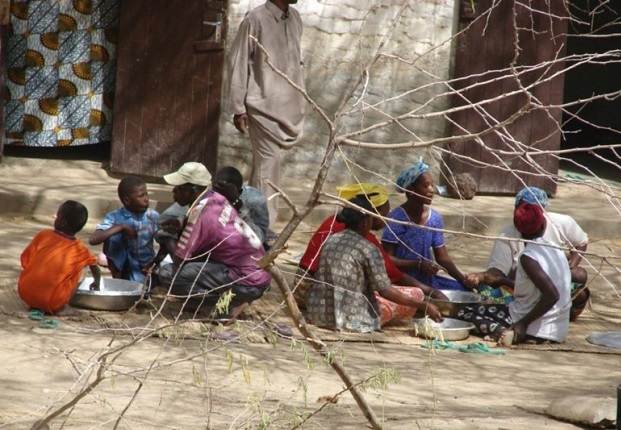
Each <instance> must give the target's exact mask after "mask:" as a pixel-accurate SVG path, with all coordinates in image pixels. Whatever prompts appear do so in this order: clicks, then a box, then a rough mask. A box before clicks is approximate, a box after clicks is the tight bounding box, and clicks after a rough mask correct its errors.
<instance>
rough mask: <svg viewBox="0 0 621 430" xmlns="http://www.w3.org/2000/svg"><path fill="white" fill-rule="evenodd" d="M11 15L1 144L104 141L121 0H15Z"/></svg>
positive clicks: (109, 123)
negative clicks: (2, 140) (3, 140)
mask: <svg viewBox="0 0 621 430" xmlns="http://www.w3.org/2000/svg"><path fill="white" fill-rule="evenodd" d="M10 12H11V13H10V25H9V27H8V28H9V29H10V34H9V37H8V40H7V44H6V46H7V55H6V58H7V63H6V68H7V73H6V77H7V79H6V86H5V88H4V89H5V91H6V93H5V94H6V95H5V100H6V101H5V109H4V112H5V121H4V131H5V143H6V144H7V145H25V146H37V147H40V146H44V147H51V146H68V145H89V144H95V143H100V142H109V141H110V140H111V139H112V108H113V100H114V89H115V79H116V56H117V55H116V52H117V44H118V34H117V33H118V31H117V30H118V29H117V27H118V20H119V16H120V0H98V1H55V0H42V1H24V0H14V1H12V2H11V8H10Z"/></svg>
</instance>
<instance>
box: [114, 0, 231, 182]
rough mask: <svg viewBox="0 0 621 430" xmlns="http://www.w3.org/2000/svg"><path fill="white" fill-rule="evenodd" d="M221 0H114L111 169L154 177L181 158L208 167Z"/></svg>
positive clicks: (212, 154)
mask: <svg viewBox="0 0 621 430" xmlns="http://www.w3.org/2000/svg"><path fill="white" fill-rule="evenodd" d="M225 10H226V2H225V1H216V0H122V2H121V18H120V25H119V52H118V64H117V84H116V92H115V101H114V118H113V140H112V156H111V170H112V171H114V172H121V173H132V174H140V175H145V176H154V177H159V176H162V175H163V174H165V173H168V172H171V171H173V170H175V169H177V168H178V167H179V166H180V165H182V164H183V163H184V162H186V161H199V162H202V163H203V164H205V165H206V166H207V168H208V169H209V170H210V171H211V172H212V173H213V172H215V169H216V156H217V150H218V121H219V117H220V99H221V88H222V73H223V63H224V35H225V34H226V33H225V28H224V27H223V26H224V25H225V23H226V19H225V16H224V13H225Z"/></svg>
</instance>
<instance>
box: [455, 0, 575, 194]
mask: <svg viewBox="0 0 621 430" xmlns="http://www.w3.org/2000/svg"><path fill="white" fill-rule="evenodd" d="M563 3H564V2H562V1H549V0H520V1H516V0H500V1H499V0H475V2H474V4H475V9H474V11H473V10H472V9H471V4H472V3H471V1H470V0H463V1H461V10H460V30H463V33H461V34H460V35H459V36H458V39H457V49H456V55H455V73H454V75H455V84H454V87H455V89H456V90H457V91H458V93H457V94H456V96H455V98H454V102H453V105H454V107H455V108H458V109H460V110H458V111H457V112H455V113H454V114H453V115H452V117H451V119H452V121H453V123H452V126H451V127H452V130H451V132H452V135H453V136H460V135H461V136H463V135H471V134H472V135H477V134H479V133H482V134H480V135H479V136H478V138H473V139H470V140H465V141H456V142H455V143H453V144H451V145H450V147H449V149H450V153H448V154H447V155H446V156H445V169H444V171H443V176H444V178H443V179H444V181H445V182H446V179H447V177H449V176H450V175H451V174H457V173H463V172H468V173H470V174H471V175H472V176H473V177H474V179H475V181H476V182H477V183H478V190H479V192H481V193H498V194H506V193H508V194H513V193H515V192H517V191H519V190H520V189H521V188H523V187H524V185H528V186H536V187H539V188H542V189H544V190H546V191H547V192H548V193H549V194H551V195H553V194H555V193H556V183H555V181H554V180H553V179H552V178H551V177H550V174H552V175H555V174H557V173H558V158H556V157H555V156H554V155H549V154H545V155H534V156H532V155H528V156H527V155H525V153H526V152H530V151H533V150H541V151H548V150H558V149H559V148H560V139H561V130H560V121H561V110H560V108H551V107H550V106H558V105H560V104H561V103H562V101H563V84H564V77H563V74H562V73H559V71H560V70H562V63H553V64H550V63H548V64H546V66H542V67H533V66H534V65H537V64H543V62H546V61H551V60H553V59H554V58H555V57H562V56H563V54H564V51H565V48H564V47H565V41H566V28H567V21H566V20H564V19H563V17H565V16H567V12H566V10H565V6H564V4H563ZM516 36H517V40H516ZM516 46H519V50H518V52H517V54H516ZM529 157H530V159H529ZM534 166H537V167H534Z"/></svg>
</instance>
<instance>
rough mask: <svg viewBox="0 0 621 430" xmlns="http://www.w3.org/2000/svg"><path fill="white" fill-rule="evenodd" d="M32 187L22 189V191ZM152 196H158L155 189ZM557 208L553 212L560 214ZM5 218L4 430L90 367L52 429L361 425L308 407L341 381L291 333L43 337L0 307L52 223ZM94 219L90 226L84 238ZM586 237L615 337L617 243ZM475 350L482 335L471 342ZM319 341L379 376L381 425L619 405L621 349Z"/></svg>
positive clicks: (509, 426)
mask: <svg viewBox="0 0 621 430" xmlns="http://www.w3.org/2000/svg"><path fill="white" fill-rule="evenodd" d="M26 164H27V163H26ZM86 165H87V166H88V167H89V168H92V166H91V165H90V164H88V163H87V164H86ZM28 169H31V170H32V165H30V166H29V167H28ZM76 169H77V170H80V169H83V166H78V167H77V168H76ZM15 172H16V170H12V173H13V175H11V177H10V178H7V182H11V181H13V182H14V183H19V182H21V183H23V182H27V181H28V179H27V176H28V175H24V176H23V177H19V175H16V174H15ZM100 173H101V172H92V171H89V172H85V173H84V175H85V176H86V175H93V178H94V179H93V181H96V180H97V179H96V178H97V177H99V176H98V175H99V174H100ZM30 176H33V175H32V174H31V175H30ZM76 176H77V177H78V178H79V176H80V175H79V173H76ZM37 180H38V181H41V178H40V177H38V178H37ZM31 181H32V182H34V181H35V179H34V178H33V179H31ZM101 181H110V182H113V181H112V180H110V179H105V178H104V179H101ZM48 183H49V184H53V183H55V182H54V180H53V179H51V180H50V181H49V182H48ZM29 185H30V184H29V183H25V184H24V185H23V186H22V188H21V190H22V191H23V189H24V187H27V186H29ZM84 187H85V189H88V186H87V185H86V184H85V185H84ZM9 188H10V187H9V186H8V185H6V184H5V186H4V188H3V189H0V191H2V192H3V193H5V194H10V193H11V190H10V189H9ZM153 188H154V189H157V190H161V191H162V192H164V191H165V187H164V188H162V187H159V186H158V185H154V186H153ZM158 192H159V191H158ZM84 193H85V194H84V195H85V196H86V191H84ZM89 195H90V194H89ZM43 200H44V199H40V201H43ZM50 201H51V202H52V203H53V200H50ZM499 204H500V203H499ZM502 204H505V203H502ZM555 204H557V203H555ZM50 206H53V204H51V203H50ZM104 206H105V205H103V206H102V207H104ZM15 207H23V204H22V205H21V206H20V205H17V204H16V205H15ZM555 209H556V210H557V211H561V207H560V206H559V205H557V207H555ZM10 212H11V213H10V214H7V213H5V214H0V237H1V238H2V243H3V246H2V247H1V248H0V280H2V281H3V284H2V285H3V286H4V290H2V289H1V288H0V308H1V309H3V312H2V313H1V315H2V316H1V317H0V339H1V341H2V343H3V344H4V345H5V346H4V348H2V349H0V362H1V363H2V366H0V380H1V386H2V387H4V389H3V390H2V392H0V428H1V429H16V430H17V429H30V428H31V427H32V426H33V423H34V422H35V421H37V420H39V419H42V418H44V417H45V416H47V415H48V414H49V413H51V412H53V411H56V410H57V409H58V408H60V407H61V406H62V405H65V404H67V403H68V402H70V401H71V400H72V399H73V398H74V397H75V396H76V395H78V393H79V392H80V391H81V390H84V389H85V387H87V385H88V384H93V382H94V381H96V374H97V371H98V370H100V374H101V376H102V381H101V382H100V383H98V384H95V385H93V386H92V387H91V389H88V390H86V391H85V395H84V397H83V398H81V400H80V401H79V402H77V403H76V404H75V405H73V406H71V407H69V408H68V409H67V410H66V411H64V412H63V413H62V414H60V416H59V417H58V418H57V419H56V420H54V421H53V422H52V423H51V425H50V428H52V429H60V428H63V429H95V428H97V429H113V428H119V429H145V430H146V429H180V430H181V429H218V430H219V429H238V428H241V429H246V428H248V429H266V428H274V429H280V428H294V427H295V424H296V423H297V422H299V420H300V419H301V417H304V416H306V415H308V414H309V413H313V412H315V411H318V410H319V409H321V410H320V411H318V412H317V413H316V414H315V415H313V416H312V417H311V418H310V419H309V420H308V421H307V422H306V423H305V424H304V426H303V428H308V429H363V428H367V421H366V419H365V418H364V416H363V415H362V413H361V412H360V410H359V409H358V407H357V406H356V404H355V402H354V400H353V399H352V397H351V396H350V395H349V394H347V393H344V394H342V395H341V396H339V399H338V402H337V403H335V404H333V403H327V404H326V401H325V400H322V401H318V400H319V399H322V398H323V399H325V397H326V396H330V397H332V396H334V395H336V394H338V393H340V392H341V391H342V390H343V383H342V382H341V381H340V379H339V378H338V377H337V376H336V374H335V373H334V372H333V371H332V369H331V368H330V367H329V366H327V365H326V364H325V363H323V362H321V360H319V359H318V358H317V356H315V355H314V354H313V353H312V352H311V350H310V347H309V346H307V345H306V344H305V343H304V342H303V341H302V340H300V339H298V338H297V337H296V340H292V339H288V338H284V337H279V336H273V337H269V338H267V339H266V341H265V342H256V341H246V340H244V339H242V340H237V341H230V342H226V341H215V340H207V339H200V337H199V338H196V337H192V338H189V337H184V336H183V335H181V334H180V335H179V336H175V335H171V334H170V332H169V334H168V335H167V336H163V337H153V336H148V335H147V334H148V333H149V332H148V329H149V325H148V324H147V325H145V327H144V333H143V334H141V333H140V332H136V331H135V330H134V331H132V332H131V334H129V332H128V331H127V330H124V329H123V325H122V324H120V325H118V326H115V327H111V326H109V325H106V324H103V323H102V325H101V326H100V327H96V326H93V325H88V326H84V327H82V328H81V327H79V324H77V323H76V320H75V319H74V320H72V319H71V318H72V317H65V318H58V321H59V323H60V327H59V328H58V329H42V328H39V327H38V323H37V322H36V321H32V320H30V319H29V318H28V315H27V312H26V309H25V308H24V307H20V306H19V305H16V306H15V307H14V308H12V309H11V308H7V301H6V297H8V295H9V293H10V291H9V290H10V289H11V288H14V285H15V284H14V283H15V279H16V278H17V276H18V274H19V254H20V253H21V250H22V249H23V248H24V247H25V246H26V245H27V243H28V241H29V240H30V238H31V237H32V236H33V235H34V234H35V233H36V232H37V231H39V230H40V229H41V228H46V227H48V226H49V225H51V220H52V213H50V211H49V210H48V209H45V207H41V206H39V207H38V208H37V209H36V210H35V209H32V210H30V209H29V211H28V212H24V213H20V212H19V211H17V210H12V211H10ZM32 213H36V217H35V218H33V217H32ZM95 223H96V222H95V221H93V220H91V222H90V223H89V225H88V226H87V227H86V229H85V231H84V233H83V234H82V237H83V238H85V237H86V236H87V235H88V233H89V232H90V230H92V228H93V226H94V224H95ZM283 225H284V224H283ZM311 228H312V225H307V226H304V227H303V228H302V229H301V230H300V232H301V233H300V235H298V236H296V237H293V238H292V239H291V241H290V244H289V245H290V249H289V252H288V254H286V255H284V256H283V259H285V258H286V257H291V256H293V255H294V254H296V253H297V252H299V251H300V250H301V249H302V246H303V245H302V243H303V241H304V240H305V237H306V236H305V235H307V234H308V232H306V231H305V229H307V230H310V229H311ZM591 239H592V246H591V247H590V249H592V250H593V252H594V253H597V254H599V255H605V256H607V258H608V260H609V261H611V262H612V263H613V264H611V265H605V264H604V265H599V266H598V264H597V263H598V262H601V261H602V259H597V258H596V257H593V258H592V259H591V260H590V261H591V262H592V263H593V264H592V267H594V268H601V270H602V275H601V276H597V275H596V271H595V269H594V268H590V269H589V271H590V274H591V277H592V279H593V284H592V285H591V286H592V290H593V295H594V300H593V301H594V306H593V308H592V309H591V310H590V311H592V312H593V314H596V315H598V316H599V317H601V318H602V321H603V320H605V321H606V322H608V323H609V324H616V326H617V327H621V326H620V325H619V324H621V321H620V319H619V313H618V309H619V307H620V306H619V305H620V304H621V300H620V298H621V297H620V296H619V294H618V292H617V291H616V288H615V287H616V285H619V282H618V281H619V279H618V277H619V274H618V273H617V271H616V268H615V267H616V263H615V261H616V260H615V258H617V256H618V254H619V247H618V246H617V242H616V239H615V237H613V236H610V235H606V236H600V237H596V236H593V235H592V236H591ZM448 246H449V252H450V253H451V255H452V257H453V259H454V260H455V262H456V263H457V264H458V266H459V267H460V268H461V269H462V270H463V271H470V270H479V269H481V268H483V267H484V265H485V262H486V258H487V252H489V248H490V247H491V242H484V241H481V240H480V239H476V238H474V239H472V238H462V237H457V236H455V235H448ZM93 250H94V251H96V250H95V249H93ZM282 267H283V270H291V268H289V269H287V266H286V265H283V266H282ZM277 305H278V304H277V303H276V304H275V309H276V310H275V312H276V311H278V309H277ZM279 312H281V311H279ZM101 320H102V321H103V320H104V318H103V317H102V318H101ZM240 324H241V325H244V324H246V325H248V324H249V323H240ZM76 327H77V328H76ZM575 327H578V328H579V327H580V326H579V325H577V326H575ZM250 329H251V330H252V329H253V328H252V327H250ZM572 330H575V329H574V328H572ZM474 340H478V339H476V338H473V337H471V338H470V339H469V341H474ZM329 345H330V347H331V348H333V350H334V351H335V357H336V358H335V359H337V360H340V361H341V362H342V363H343V365H344V367H345V368H346V369H347V371H348V372H349V373H350V375H351V376H352V377H353V378H354V380H356V381H362V380H364V379H366V378H369V377H370V376H371V375H374V374H376V373H378V372H380V374H381V375H383V376H384V379H386V381H384V382H385V384H382V383H380V382H382V381H378V384H376V386H375V387H368V388H367V389H366V390H365V396H366V398H367V400H368V402H369V403H370V405H371V406H372V407H373V409H374V411H375V413H376V414H377V416H378V417H380V419H381V420H382V422H383V423H384V426H385V428H386V429H440V430H444V429H446V430H462V429H463V430H470V429H472V430H476V429H481V430H492V429H493V430H523V429H529V428H531V429H544V428H545V429H550V430H564V429H574V428H578V427H576V426H575V425H573V424H570V423H565V422H560V421H557V420H554V419H551V418H549V417H547V416H545V414H544V410H545V408H546V407H547V406H548V405H549V404H550V402H551V401H553V400H555V399H559V398H562V397H564V396H567V395H572V394H581V395H585V396H605V397H616V387H617V385H618V384H620V383H621V367H619V360H620V356H619V354H620V353H621V350H614V349H610V350H606V351H603V352H601V351H600V352H598V353H594V352H584V351H580V350H575V351H545V350H522V349H510V350H507V351H506V354H504V355H485V354H469V353H463V352H459V351H455V350H442V351H435V353H434V352H430V351H429V350H428V349H425V348H422V347H421V345H420V344H412V345H403V344H396V343H382V342H368V341H364V342H363V341H358V342H353V341H349V340H348V341H345V338H343V339H342V340H341V341H331V342H330V343H329ZM106 354H107V355H106Z"/></svg>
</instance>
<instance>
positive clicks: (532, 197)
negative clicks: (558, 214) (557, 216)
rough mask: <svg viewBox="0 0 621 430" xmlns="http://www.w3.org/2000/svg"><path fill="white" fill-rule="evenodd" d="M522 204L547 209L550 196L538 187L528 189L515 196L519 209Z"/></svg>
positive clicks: (516, 205)
mask: <svg viewBox="0 0 621 430" xmlns="http://www.w3.org/2000/svg"><path fill="white" fill-rule="evenodd" d="M522 202H526V203H531V204H533V205H539V206H541V207H542V208H544V209H545V207H546V206H548V194H547V193H546V192H545V191H543V190H541V189H539V188H537V187H526V188H524V189H522V190H521V191H520V192H519V193H517V195H516V196H515V207H516V208H517V207H518V206H519V205H520V203H522Z"/></svg>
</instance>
